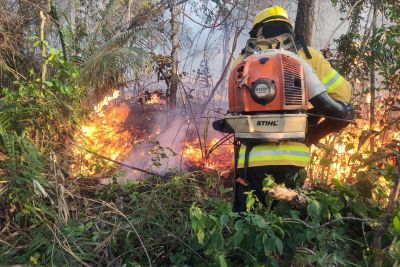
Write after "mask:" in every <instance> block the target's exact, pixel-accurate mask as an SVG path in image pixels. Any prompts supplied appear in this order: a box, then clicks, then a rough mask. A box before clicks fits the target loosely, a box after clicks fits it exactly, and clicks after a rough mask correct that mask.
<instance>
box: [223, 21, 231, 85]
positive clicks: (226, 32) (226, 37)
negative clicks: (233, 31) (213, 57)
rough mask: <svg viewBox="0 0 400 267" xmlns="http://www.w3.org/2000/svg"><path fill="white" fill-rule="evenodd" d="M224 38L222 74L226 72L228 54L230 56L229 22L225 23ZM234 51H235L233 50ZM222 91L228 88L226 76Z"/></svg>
mask: <svg viewBox="0 0 400 267" xmlns="http://www.w3.org/2000/svg"><path fill="white" fill-rule="evenodd" d="M223 29H224V39H223V42H222V47H223V49H224V50H223V58H222V65H221V75H222V74H223V73H224V70H225V66H226V62H227V61H228V56H229V41H230V38H229V25H228V22H225V23H224V28H223ZM232 53H233V52H232ZM221 88H222V91H226V89H227V80H226V78H224V81H223V83H222V85H221Z"/></svg>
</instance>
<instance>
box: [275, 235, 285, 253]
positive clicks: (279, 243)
mask: <svg viewBox="0 0 400 267" xmlns="http://www.w3.org/2000/svg"><path fill="white" fill-rule="evenodd" d="M274 244H275V248H276V249H277V250H278V253H279V255H282V254H283V243H282V240H280V239H279V238H277V237H275V242H274Z"/></svg>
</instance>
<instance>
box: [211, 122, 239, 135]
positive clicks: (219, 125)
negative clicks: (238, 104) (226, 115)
mask: <svg viewBox="0 0 400 267" xmlns="http://www.w3.org/2000/svg"><path fill="white" fill-rule="evenodd" d="M212 127H213V128H214V130H216V131H218V132H221V133H234V132H235V131H234V130H233V129H232V127H231V126H230V125H229V124H228V123H227V122H226V120H225V119H221V120H216V121H214V122H213V123H212Z"/></svg>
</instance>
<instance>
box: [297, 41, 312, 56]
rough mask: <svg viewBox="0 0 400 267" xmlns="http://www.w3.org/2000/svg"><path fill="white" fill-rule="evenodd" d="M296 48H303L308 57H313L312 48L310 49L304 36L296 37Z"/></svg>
mask: <svg viewBox="0 0 400 267" xmlns="http://www.w3.org/2000/svg"><path fill="white" fill-rule="evenodd" d="M296 48H297V50H299V49H300V48H303V51H304V54H305V55H306V57H307V58H308V59H311V58H312V56H311V53H310V50H308V47H307V45H306V42H305V41H304V38H303V37H302V36H299V37H297V38H296Z"/></svg>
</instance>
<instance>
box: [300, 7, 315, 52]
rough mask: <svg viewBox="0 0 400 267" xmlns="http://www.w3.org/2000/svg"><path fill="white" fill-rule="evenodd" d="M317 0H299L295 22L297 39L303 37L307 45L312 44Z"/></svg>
mask: <svg viewBox="0 0 400 267" xmlns="http://www.w3.org/2000/svg"><path fill="white" fill-rule="evenodd" d="M314 10H315V0H299V2H298V5H297V15H296V24H295V34H296V38H297V39H301V38H303V39H304V41H305V43H306V45H311V41H312V31H313V22H314Z"/></svg>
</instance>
